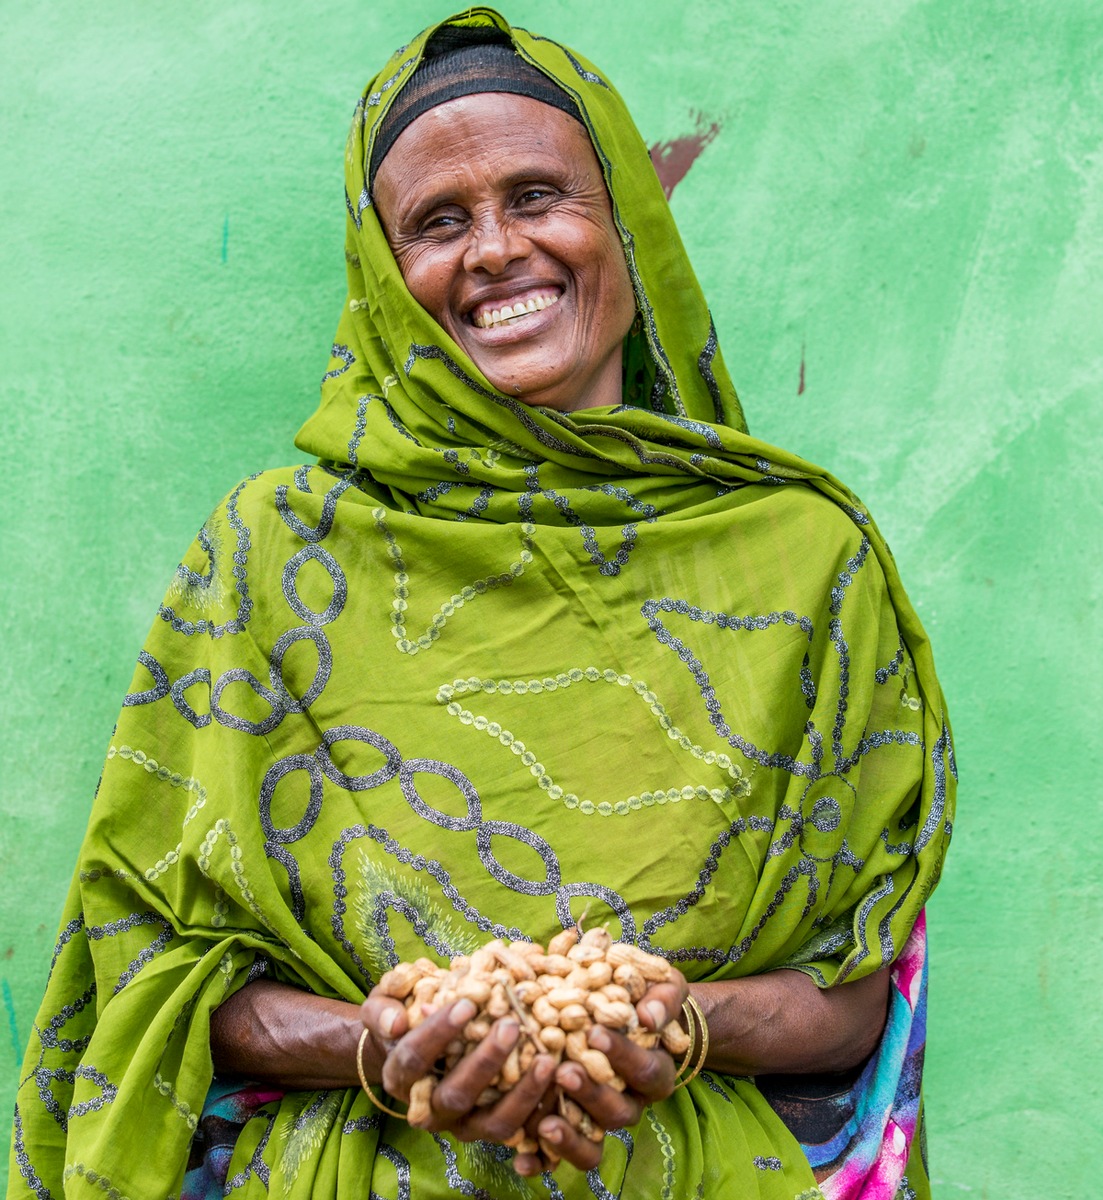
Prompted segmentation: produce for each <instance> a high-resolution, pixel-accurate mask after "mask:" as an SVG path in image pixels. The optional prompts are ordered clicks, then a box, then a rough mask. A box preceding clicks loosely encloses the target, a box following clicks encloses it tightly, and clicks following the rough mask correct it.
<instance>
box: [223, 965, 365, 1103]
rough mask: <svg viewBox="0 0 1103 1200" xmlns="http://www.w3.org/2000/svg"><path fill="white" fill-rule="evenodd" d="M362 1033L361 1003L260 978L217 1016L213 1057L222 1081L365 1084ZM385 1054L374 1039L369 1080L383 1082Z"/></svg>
mask: <svg viewBox="0 0 1103 1200" xmlns="http://www.w3.org/2000/svg"><path fill="white" fill-rule="evenodd" d="M363 1032H364V1023H363V1021H362V1020H361V1019H360V1005H359V1004H346V1003H345V1002H344V1001H342V1000H328V999H326V997H324V996H315V995H313V994H312V993H310V992H304V991H300V990H299V989H298V988H294V987H290V986H289V985H287V984H285V983H276V982H274V981H272V980H269V979H258V980H256V981H255V982H254V983H248V984H246V985H245V986H244V987H243V988H241V989H240V990H239V991H237V992H235V993H234V994H233V995H232V996H231V997H230V998H229V999H228V1000H226V1001H224V1002H223V1003H222V1004H220V1005H219V1006H218V1008H217V1009H215V1011H214V1013H213V1014H212V1015H211V1058H212V1060H213V1062H214V1071H215V1074H216V1075H220V1076H231V1077H232V1076H238V1077H240V1078H242V1079H250V1080H255V1081H257V1082H259V1083H274V1084H278V1085H280V1086H282V1087H285V1088H288V1089H292V1090H299V1089H302V1090H311V1089H315V1088H339V1087H359V1086H360V1080H359V1077H358V1076H357V1074H356V1047H357V1044H358V1042H359V1041H360V1035H361V1034H362V1033H363ZM384 1057H385V1055H384V1053H383V1051H382V1050H381V1048H380V1047H379V1045H378V1044H377V1043H376V1041H375V1038H368V1039H367V1041H366V1043H365V1046H364V1070H365V1073H366V1074H367V1077H368V1079H369V1080H372V1081H374V1082H378V1081H379V1080H380V1079H381V1078H382V1067H383V1059H384Z"/></svg>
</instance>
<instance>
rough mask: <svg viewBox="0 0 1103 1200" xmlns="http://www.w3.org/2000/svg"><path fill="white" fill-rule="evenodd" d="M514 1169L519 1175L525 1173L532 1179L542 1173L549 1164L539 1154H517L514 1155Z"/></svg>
mask: <svg viewBox="0 0 1103 1200" xmlns="http://www.w3.org/2000/svg"><path fill="white" fill-rule="evenodd" d="M513 1169H514V1170H515V1171H516V1172H517V1174H518V1175H524V1176H526V1177H527V1178H529V1179H531V1178H534V1177H535V1176H537V1175H542V1174H543V1173H544V1172H545V1171H546V1170H547V1169H548V1166H547V1164H546V1163H545V1162H544V1160H543V1159H542V1158H541V1157H540V1155H539V1154H515V1155H514V1156H513Z"/></svg>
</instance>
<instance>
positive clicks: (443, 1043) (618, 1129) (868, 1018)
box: [12, 9, 954, 1200]
mask: <svg viewBox="0 0 1103 1200" xmlns="http://www.w3.org/2000/svg"><path fill="white" fill-rule="evenodd" d="M345 183H346V194H345V203H346V207H347V213H348V222H347V227H346V246H345V258H346V262H347V264H348V283H349V295H348V300H347V303H346V305H345V307H344V310H343V312H342V315H341V318H340V322H339V325H338V333H337V338H336V340H335V342H334V345H333V362H332V367H331V369H330V370H329V371H328V372H327V373H326V376H325V378H324V380H323V384H322V403H321V407H320V409H319V411H318V412H317V413H316V414H315V415H314V416H313V417H312V418H311V419H310V420H309V421H308V422H307V424H306V425H305V427H304V428H303V430H302V431H301V433H300V435H299V440H298V445H299V446H300V448H301V449H303V450H304V451H305V452H307V453H308V454H310V455H311V456H312V457H313V458H314V459H316V461H315V462H312V463H311V464H309V465H303V466H299V467H296V468H288V469H286V470H282V471H270V472H263V473H260V474H259V475H253V476H249V477H248V478H246V479H245V480H244V481H243V482H242V483H240V484H239V485H238V486H237V487H236V488H235V489H234V490H233V491H232V492H231V493H230V495H229V496H228V497H227V499H226V500H225V501H224V502H223V504H222V505H220V506H219V508H218V509H217V510H216V511H215V513H214V514H212V516H211V517H210V518H209V519H208V521H207V522H206V524H205V525H204V527H203V529H202V530H201V532H200V534H199V536H198V537H197V539H196V541H195V543H194V545H193V546H192V547H191V549H190V550H189V552H188V554H187V555H186V557H185V559H184V561H183V563H181V565H180V567H179V568H178V571H177V574H176V577H175V579H174V580H173V582H172V585H171V586H170V588H169V591H168V593H167V594H166V597H165V600H164V603H163V604H162V606H161V608H160V610H159V612H158V617H157V621H156V622H155V625H154V629H153V631H152V633H151V634H150V638H149V640H148V642H147V644H146V646H145V648H144V649H143V651H142V652H141V655H140V658H139V666H138V669H137V672H136V675H135V678H134V681H133V684H132V686H131V691H130V694H129V695H128V696H127V697H126V701H125V707H124V712H123V715H122V716H121V717H120V720H119V724H118V727H117V729H116V733H115V736H114V740H113V744H112V746H111V749H110V752H109V755H108V762H107V765H106V767H105V770H104V774H103V779H102V783H101V787H100V790H99V793H98V796H97V800H96V805H95V809H94V812H93V815H92V820H91V823H90V828H89V832H88V836H87V839H86V841H85V845H84V848H83V850H82V853H81V860H80V863H79V867H78V874H77V878H76V880H75V881H74V887H73V891H72V898H71V904H70V909H69V911H68V912H67V913H66V916H65V919H64V922H63V926H62V934H61V937H60V938H59V941H58V946H57V951H56V954H55V967H54V971H53V974H52V975H51V979H50V983H49V990H48V992H47V996H46V999H45V1001H44V1004H43V1009H42V1013H41V1015H40V1018H39V1021H38V1025H37V1030H38V1033H37V1043H36V1044H35V1045H33V1046H32V1048H31V1051H30V1056H29V1058H28V1064H27V1069H26V1071H25V1074H24V1083H23V1087H22V1090H21V1092H20V1096H19V1103H18V1107H17V1110H16V1121H15V1136H14V1163H15V1169H14V1170H13V1173H12V1180H13V1183H12V1188H13V1190H12V1195H14V1196H20V1197H21V1196H23V1195H24V1194H26V1193H28V1192H30V1193H34V1194H37V1195H39V1196H43V1195H48V1194H51V1193H52V1194H60V1193H61V1191H62V1189H63V1188H64V1190H65V1192H66V1194H67V1195H77V1196H97V1197H100V1196H102V1195H103V1194H104V1193H107V1194H108V1195H110V1196H112V1197H125V1196H131V1197H138V1196H154V1195H156V1196H161V1195H177V1194H179V1195H181V1196H182V1197H185V1198H189V1200H190V1198H194V1197H208V1196H210V1197H214V1196H223V1195H234V1194H240V1195H241V1196H243V1197H245V1198H247V1200H248V1198H253V1197H255V1198H258V1200H259V1197H261V1196H266V1195H273V1194H283V1195H287V1196H291V1197H303V1198H305V1197H323V1198H325V1197H338V1196H345V1195H356V1196H362V1195H367V1196H371V1197H388V1198H392V1200H394V1198H398V1197H402V1198H406V1197H410V1196H413V1197H416V1198H417V1200H435V1198H437V1197H446V1196H455V1195H460V1194H462V1195H468V1196H476V1197H491V1198H500V1197H504V1196H507V1195H512V1194H531V1195H542V1196H548V1197H551V1198H553V1200H579V1198H584V1197H598V1198H601V1200H604V1198H606V1197H609V1196H612V1195H617V1196H623V1197H625V1198H626V1200H627V1198H630V1197H633V1198H634V1197H651V1196H662V1197H664V1198H669V1200H673V1198H675V1197H690V1196H709V1197H729V1196H733V1197H734V1196H740V1197H751V1196H758V1197H762V1198H763V1200H795V1198H796V1200H812V1198H814V1197H822V1196H826V1197H830V1198H832V1200H857V1198H858V1197H861V1198H862V1200H894V1198H895V1197H904V1198H914V1197H925V1196H928V1195H929V1189H928V1185H927V1182H926V1168H925V1162H924V1159H923V1137H922V1128H921V1114H920V1081H921V1074H922V1057H923V1044H924V1013H925V1003H926V987H925V982H926V973H925V957H924V936H923V929H924V924H923V904H924V902H925V900H926V898H927V896H928V895H929V894H930V892H931V889H932V888H933V887H934V886H935V883H936V882H937V879H938V875H939V872H940V869H941V865H942V859H943V855H944V853H945V849H946V846H947V843H948V840H949V835H950V829H951V824H950V821H951V815H952V802H953V781H954V760H953V750H952V746H951V742H950V735H949V729H948V725H947V722H946V717H945V713H944V706H943V702H942V697H941V693H940V691H939V687H938V683H937V680H936V678H935V674H934V668H933V661H932V657H931V652H930V648H929V646H928V644H927V640H926V637H925V635H924V632H923V630H922V627H921V626H920V623H919V621H918V619H917V618H916V615H915V613H914V612H913V611H912V609H911V607H910V605H909V604H908V602H907V599H906V597H905V595H904V593H903V590H902V588H901V585H900V582H899V579H898V578H897V575H896V571H895V567H894V565H893V562H892V558H891V556H890V555H889V553H888V551H887V549H886V547H885V545H884V543H883V541H882V539H881V537H880V535H879V534H878V532H877V529H876V527H875V525H874V524H873V522H872V521H871V519H870V517H869V515H868V514H867V513H866V512H865V510H864V509H863V507H862V506H861V504H860V502H859V501H858V500H857V499H856V498H855V497H854V496H853V495H852V494H851V493H850V492H848V491H847V490H846V489H845V488H844V487H843V486H842V485H841V484H839V483H838V482H837V481H836V480H834V479H833V478H832V477H831V476H830V475H828V474H827V473H826V472H824V471H822V470H820V469H818V468H816V467H814V466H812V465H810V464H808V463H806V462H803V461H802V460H800V459H799V458H797V457H796V456H793V455H789V454H786V453H785V452H784V451H780V450H778V449H776V448H774V447H770V446H767V445H766V444H765V443H763V442H759V441H757V440H755V439H753V438H751V437H750V436H749V435H748V434H746V432H745V431H744V427H743V420H742V413H741V411H740V408H739V403H738V400H737V398H736V395H735V391H734V389H733V387H732V385H731V381H730V379H729V377H728V374H727V371H726V369H725V367H724V363H723V360H722V357H721V354H720V351H719V346H718V339H717V335H716V331H715V329H714V328H713V326H712V322H711V319H710V316H709V312H708V308H707V306H706V304H705V301H704V297H703V296H702V295H701V292H700V289H699V288H698V286H697V283H696V280H695V278H694V276H693V272H692V270H691V268H690V266H689V263H688V261H687V259H686V256H685V253H684V251H683V249H682V246H681V243H680V241H679V238H678V235H677V231H676V230H675V228H674V225H673V222H672V219H671V216H670V211H669V208H668V205H667V203H666V199H665V197H664V195H663V190H662V187H661V185H660V183H659V181H658V179H657V178H656V176H655V173H654V171H653V169H652V167H651V164H650V161H649V159H648V155H647V151H646V148H645V147H644V145H643V143H642V141H641V139H640V137H639V135H638V133H637V132H636V131H635V128H634V127H633V125H632V123H631V120H630V118H629V117H628V115H627V113H626V111H625V109H624V106H623V104H622V102H621V101H620V98H619V97H618V96H617V94H616V92H615V91H614V90H613V88H612V87H611V85H610V84H609V82H608V81H607V80H606V79H605V78H604V77H603V76H602V75H601V74H600V73H599V72H598V71H597V70H596V68H594V67H593V66H592V65H591V64H589V63H586V62H584V61H583V60H581V59H579V58H578V57H577V56H576V55H574V54H573V53H572V52H570V51H568V50H566V49H565V48H564V47H561V46H559V45H557V44H556V43H554V42H551V41H549V40H548V39H545V38H542V37H538V36H536V35H532V34H529V33H527V32H525V31H523V30H518V29H511V28H510V27H509V26H508V24H507V23H506V22H505V21H504V20H503V18H502V17H500V16H499V15H498V14H497V13H495V12H493V11H491V10H489V9H469V10H466V11H465V12H464V13H463V14H461V15H459V16H457V17H455V18H453V19H451V20H450V21H446V22H444V23H442V25H440V26H437V27H434V28H433V29H430V30H427V31H425V33H423V34H421V35H419V36H418V37H417V38H415V39H414V41H413V42H411V43H410V44H409V45H408V46H406V47H403V49H402V50H401V51H399V52H398V53H397V54H396V55H395V56H394V57H393V58H392V59H391V60H390V62H389V63H388V64H387V65H386V66H385V68H384V69H383V71H382V72H381V73H380V75H379V76H377V77H376V79H374V80H373V81H372V83H371V84H370V85H369V86H368V88H367V89H366V91H365V93H364V95H363V96H362V98H361V100H360V103H359V104H358V106H357V109H356V114H355V117H354V121H353V127H352V131H351V134H350V138H349V143H348V148H347V153H346V177H345ZM180 796H183V797H184V800H183V801H180V799H179V797H180ZM166 797H168V800H166ZM174 804H175V807H173V805H174ZM177 810H179V811H180V812H181V813H182V815H181V816H180V817H179V818H176V817H174V816H172V817H166V816H165V814H166V813H175V812H176V811H177ZM582 922H585V923H586V924H587V925H588V926H591V927H592V926H595V925H598V926H605V927H606V929H607V930H608V932H609V935H610V936H612V937H613V938H615V939H617V940H618V941H622V942H626V943H630V944H631V945H632V946H635V947H638V948H640V949H642V950H645V951H647V952H648V953H649V954H652V955H657V956H660V957H661V958H662V959H664V960H665V963H661V964H659V965H660V966H661V967H662V971H661V972H660V973H659V974H656V976H655V978H653V979H651V980H650V981H645V980H644V979H642V977H641V979H640V980H639V981H638V986H637V985H636V984H635V983H633V984H632V986H633V991H632V992H629V991H628V987H627V984H625V985H624V989H623V990H624V992H625V999H624V1000H623V1001H620V1002H621V1003H624V1004H626V1005H627V1008H628V1015H627V1017H625V1018H624V1020H623V1021H622V1023H621V1024H615V1025H613V1026H611V1027H610V1028H604V1027H602V1026H601V1025H600V1023H599V1024H595V1025H594V1027H593V1028H592V1029H591V1030H590V1032H589V1033H588V1034H587V1035H586V1036H585V1038H584V1039H583V1041H582V1042H581V1043H580V1042H579V1041H578V1039H577V1038H576V1039H575V1041H573V1042H571V1043H570V1047H571V1048H570V1051H569V1052H568V1054H567V1057H565V1058H562V1057H561V1056H560V1053H559V1051H557V1050H555V1049H553V1046H552V1045H550V1044H548V1043H542V1045H541V1046H540V1047H538V1046H536V1044H535V1042H533V1041H532V1040H531V1030H528V1031H523V1030H522V1028H521V1025H520V1023H519V1021H518V1020H517V1019H516V1015H515V1014H514V1013H513V1012H512V1011H504V1012H503V1013H501V1014H497V1019H496V1020H494V1021H493V1022H491V1021H489V1020H487V1021H485V1022H482V1023H481V1024H480V1022H478V1021H476V1020H475V1019H474V1018H475V1015H476V1012H475V1008H474V1006H473V1004H472V1002H471V1001H470V1000H469V999H459V1000H456V1001H455V1002H452V1003H449V1004H446V1005H444V1006H442V1007H441V1008H440V1009H439V1010H438V1011H436V1012H432V1013H428V1014H427V1013H425V1012H424V1011H423V1010H418V1011H416V1012H415V1013H414V1014H413V1016H411V1014H410V1013H409V1012H408V1011H407V1009H406V1008H405V1007H404V1005H403V1004H401V1003H400V1002H399V1000H398V999H397V998H396V997H395V996H394V995H393V994H391V990H389V989H388V988H386V987H384V986H383V985H382V984H381V982H380V980H381V978H382V977H383V976H384V974H385V973H386V972H387V971H388V969H389V968H393V967H394V966H395V964H396V963H397V962H398V961H399V960H400V959H404V960H414V959H418V958H424V957H431V958H433V959H434V960H436V961H441V960H447V959H450V958H452V957H453V956H460V955H468V954H470V953H472V952H473V951H474V950H475V949H476V947H477V946H478V944H479V942H480V941H482V940H484V939H486V938H487V937H493V938H497V939H511V940H514V941H521V942H540V943H547V942H548V941H549V940H550V939H551V938H552V937H553V936H555V935H562V934H563V933H564V932H565V931H568V930H570V929H571V928H572V927H574V926H576V925H578V924H581V923H582ZM602 936H603V935H602ZM624 949H625V948H624V947H621V948H620V950H622V951H623V950H624ZM502 953H505V951H502ZM545 965H548V964H545ZM547 973H548V974H549V976H551V975H552V974H553V972H552V970H551V966H550V965H548V972H547ZM609 986H613V985H611V984H610V985H609ZM617 986H621V985H617ZM614 1002H616V1001H613V1000H610V1003H614ZM584 1015H585V1014H584ZM420 1018H424V1019H420ZM557 1019H559V1020H561V1021H562V1026H561V1027H557V1028H561V1031H562V1032H563V1034H564V1039H563V1043H564V1044H566V1042H567V1039H566V1018H565V1017H563V1018H557ZM674 1020H681V1021H682V1023H683V1025H684V1033H685V1034H686V1035H687V1038H688V1040H689V1042H690V1050H689V1052H688V1054H687V1056H686V1058H685V1059H684V1060H683V1061H682V1062H681V1063H676V1062H675V1061H674V1059H673V1058H672V1056H671V1055H670V1054H669V1053H668V1052H667V1051H666V1050H665V1049H664V1048H663V1047H662V1046H661V1045H659V1046H652V1045H651V1044H650V1039H649V1038H648V1037H647V1036H646V1035H647V1033H649V1032H652V1033H653V1032H655V1031H657V1030H659V1029H661V1028H664V1027H666V1026H667V1025H668V1024H669V1023H670V1022H672V1021H674ZM641 1029H642V1030H643V1031H644V1036H643V1037H642V1038H635V1039H634V1038H633V1037H631V1036H626V1035H625V1033H623V1032H620V1030H628V1031H630V1032H631V1031H635V1032H638V1031H639V1030H641ZM571 1032H572V1034H573V1033H577V1032H578V1031H577V1030H572V1031H571ZM461 1033H462V1034H463V1035H464V1036H465V1037H467V1038H469V1039H470V1040H471V1041H472V1042H475V1043H477V1045H475V1048H474V1049H473V1050H472V1052H471V1053H470V1054H469V1055H468V1056H467V1057H465V1058H463V1059H461V1060H459V1061H458V1062H453V1063H452V1064H451V1065H450V1066H449V1063H448V1056H449V1048H450V1047H451V1046H452V1045H453V1043H454V1042H455V1040H456V1039H457V1037H458V1036H459V1035H460V1034H461ZM476 1035H477V1036H476ZM523 1038H528V1039H529V1044H528V1050H529V1051H530V1052H531V1053H530V1054H529V1055H528V1059H527V1065H526V1067H525V1068H524V1069H523V1070H522V1069H521V1068H520V1067H518V1068H517V1069H516V1070H515V1071H514V1070H513V1069H512V1067H511V1066H510V1064H511V1062H512V1058H511V1056H516V1057H517V1058H519V1057H520V1050H519V1047H520V1046H521V1042H522V1039H523ZM553 1041H554V1039H553ZM595 1055H597V1059H595V1058H594V1056H595ZM594 1062H597V1063H598V1064H599V1065H600V1064H601V1063H604V1064H605V1067H606V1068H608V1070H607V1072H604V1073H603V1072H600V1071H599V1072H594V1073H591V1071H590V1070H589V1069H587V1070H584V1069H583V1064H592V1063H594ZM507 1068H509V1069H508V1070H507ZM507 1074H508V1075H509V1077H510V1079H512V1080H514V1086H513V1087H512V1089H503V1088H502V1087H499V1086H498V1085H499V1084H501V1083H502V1082H503V1080H504V1079H505V1077H506V1076H507ZM426 1077H431V1078H432V1079H433V1080H435V1081H436V1082H435V1087H434V1090H433V1092H432V1096H431V1098H430V1099H429V1100H427V1101H426V1102H425V1103H423V1104H421V1105H420V1108H415V1107H414V1106H413V1105H412V1106H411V1110H410V1118H411V1120H410V1121H409V1122H406V1121H404V1120H402V1119H401V1116H400V1114H399V1113H398V1111H397V1109H396V1105H397V1104H399V1103H402V1102H406V1101H408V1100H410V1099H411V1094H412V1092H413V1089H414V1086H415V1084H419V1083H420V1081H422V1080H424V1079H425V1078H426ZM361 1084H363V1087H361V1086H360V1085H361ZM380 1087H383V1088H384V1089H385V1090H386V1092H387V1093H388V1096H387V1097H385V1098H383V1099H381V1098H380V1096H379V1094H378V1089H379V1088H380ZM373 1089H374V1090H373ZM569 1115H573V1116H574V1117H575V1119H572V1120H568V1119H567V1118H568V1116H569ZM137 1141H140V1143H141V1145H142V1146H143V1147H144V1148H145V1153H143V1154H142V1155H136V1154H135V1153H134V1152H133V1146H134V1145H135V1143H136V1142H137ZM514 1147H517V1151H516V1152H515V1151H514V1149H513V1148H514ZM551 1167H555V1168H556V1169H555V1170H554V1172H553V1171H552V1170H551V1169H546V1168H551Z"/></svg>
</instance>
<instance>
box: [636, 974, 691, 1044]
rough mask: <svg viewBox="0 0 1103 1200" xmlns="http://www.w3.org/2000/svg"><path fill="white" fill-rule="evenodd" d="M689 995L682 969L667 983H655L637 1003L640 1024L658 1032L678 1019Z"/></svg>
mask: <svg viewBox="0 0 1103 1200" xmlns="http://www.w3.org/2000/svg"><path fill="white" fill-rule="evenodd" d="M688 995H689V987H688V985H687V984H686V981H685V977H684V976H683V975H682V973H681V972H680V971H678V972H676V973H675V975H674V977H672V978H671V979H670V980H669V981H668V982H667V983H653V984H652V985H651V986H650V987H649V988H648V989H647V991H646V992H644V994H643V995H642V996H641V997H640V1001H639V1003H638V1004H637V1005H636V1013H637V1015H638V1016H639V1018H640V1024H641V1025H643V1026H644V1027H645V1028H646V1029H651V1030H653V1031H654V1032H655V1033H658V1032H659V1031H660V1030H661V1029H663V1028H664V1026H666V1025H669V1024H670V1022H671V1021H676V1020H677V1019H678V1016H679V1014H680V1013H681V1011H682V1005H683V1004H684V1003H685V999H686V997H687V996H688Z"/></svg>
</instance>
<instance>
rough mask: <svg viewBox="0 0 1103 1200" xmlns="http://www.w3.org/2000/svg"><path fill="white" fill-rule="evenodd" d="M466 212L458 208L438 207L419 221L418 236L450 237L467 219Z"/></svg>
mask: <svg viewBox="0 0 1103 1200" xmlns="http://www.w3.org/2000/svg"><path fill="white" fill-rule="evenodd" d="M466 219H467V217H466V214H465V213H464V212H463V211H462V210H461V209H457V208H445V209H436V210H435V211H433V212H431V213H427V214H426V215H425V216H424V217H422V218H421V220H420V221H418V223H417V235H418V237H437V238H440V237H448V236H450V235H451V234H453V233H455V232H456V231H457V230H458V229H459V228H460V227H461V226H462V225H463V224H464V223H465V221H466Z"/></svg>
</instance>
